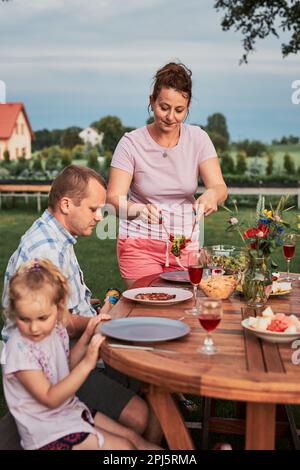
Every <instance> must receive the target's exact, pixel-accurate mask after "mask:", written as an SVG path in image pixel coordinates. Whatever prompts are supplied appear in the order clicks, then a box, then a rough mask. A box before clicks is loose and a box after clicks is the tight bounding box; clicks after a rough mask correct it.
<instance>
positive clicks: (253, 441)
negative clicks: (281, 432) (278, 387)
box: [246, 403, 276, 450]
mask: <svg viewBox="0 0 300 470" xmlns="http://www.w3.org/2000/svg"><path fill="white" fill-rule="evenodd" d="M275 427H276V405H275V404H273V403H271V404H270V403H247V414H246V450H273V449H274V448H275Z"/></svg>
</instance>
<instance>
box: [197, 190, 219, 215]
mask: <svg viewBox="0 0 300 470" xmlns="http://www.w3.org/2000/svg"><path fill="white" fill-rule="evenodd" d="M194 210H195V212H196V214H197V219H198V220H199V219H200V218H201V216H202V215H205V216H208V215H210V214H212V213H213V212H216V211H217V210H218V197H217V194H216V192H215V191H214V190H213V189H207V190H206V191H205V192H204V193H203V194H201V196H200V197H198V199H197V201H196V202H195V204H194Z"/></svg>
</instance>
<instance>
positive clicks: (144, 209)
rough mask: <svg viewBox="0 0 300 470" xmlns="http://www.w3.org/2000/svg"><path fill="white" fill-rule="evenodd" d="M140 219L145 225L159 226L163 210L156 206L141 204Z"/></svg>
mask: <svg viewBox="0 0 300 470" xmlns="http://www.w3.org/2000/svg"><path fill="white" fill-rule="evenodd" d="M140 206H141V207H140V210H139V215H138V218H139V219H140V220H141V221H142V222H144V223H145V224H159V223H160V222H161V209H160V207H159V206H158V205H156V204H141V205H140Z"/></svg>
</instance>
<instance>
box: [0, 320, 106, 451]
mask: <svg viewBox="0 0 300 470" xmlns="http://www.w3.org/2000/svg"><path fill="white" fill-rule="evenodd" d="M68 354H69V338H68V334H67V331H66V329H65V328H64V327H62V326H60V325H57V326H56V327H55V328H54V329H53V331H52V332H51V334H50V335H49V336H47V337H46V338H45V339H43V340H42V341H39V342H33V341H30V340H29V339H27V338H25V337H23V336H22V335H21V333H20V332H19V330H18V328H16V327H15V328H14V329H13V331H12V333H11V336H10V338H9V340H8V342H7V343H6V344H5V345H4V348H3V350H2V355H1V364H2V372H3V387H4V394H5V399H6V402H7V405H8V408H9V410H10V412H11V413H12V415H13V416H14V418H15V421H16V424H17V427H18V431H19V434H20V436H21V445H22V447H23V448H24V449H27V450H31V449H39V448H40V447H42V446H44V445H46V444H49V443H50V442H53V441H55V440H57V439H59V438H60V437H63V436H66V435H67V434H72V433H75V432H87V433H92V434H96V435H97V438H98V441H99V444H100V446H102V445H103V442H104V438H103V436H102V434H100V433H99V432H97V431H96V430H95V428H94V427H93V426H92V424H89V423H88V422H86V421H84V419H83V418H82V413H83V411H84V410H86V412H87V413H88V415H89V420H90V422H91V423H93V418H92V417H91V415H90V412H89V410H88V408H87V407H86V406H85V405H84V403H82V402H81V401H79V399H78V398H77V397H75V396H73V397H71V398H69V399H67V400H66V401H65V402H64V403H62V404H61V405H60V406H59V407H57V408H55V409H51V408H48V407H47V406H46V405H43V404H42V403H40V402H38V401H37V400H36V399H35V398H34V397H33V396H32V395H30V393H29V392H28V391H27V390H26V388H25V387H23V385H22V383H21V382H20V381H19V380H18V379H17V378H16V376H15V374H14V373H15V372H17V371H21V370H41V371H43V372H44V374H45V375H46V377H47V379H48V380H49V382H51V384H56V383H58V382H60V381H61V380H62V379H64V378H65V377H66V376H67V375H68V374H69V364H68Z"/></svg>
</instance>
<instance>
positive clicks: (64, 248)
mask: <svg viewBox="0 0 300 470" xmlns="http://www.w3.org/2000/svg"><path fill="white" fill-rule="evenodd" d="M76 241H77V240H76V238H74V237H73V236H72V235H71V234H70V233H69V232H68V231H67V230H66V229H65V228H64V227H63V226H62V225H61V223H60V222H58V220H57V219H56V218H55V217H54V216H53V215H52V214H51V213H50V212H49V211H48V210H45V212H44V213H43V215H42V216H41V217H40V218H39V219H37V220H36V221H35V222H34V223H33V225H32V226H31V227H30V229H29V230H27V232H26V233H25V235H23V237H22V238H21V241H20V244H19V246H18V248H17V249H16V251H15V252H14V253H13V255H12V256H11V258H10V260H9V262H8V265H7V268H6V272H5V276H4V289H3V295H2V306H3V308H4V309H5V308H7V307H8V302H9V295H8V292H9V281H10V279H11V277H12V276H13V274H14V273H15V272H16V270H17V269H18V268H19V266H20V265H21V264H23V263H24V262H26V261H28V260H30V259H32V258H47V259H49V260H50V261H52V262H53V263H54V264H55V265H56V266H57V267H59V268H60V270H61V272H62V273H63V274H64V275H65V276H66V278H67V279H68V281H69V289H70V295H69V299H68V308H69V309H70V310H71V311H72V313H73V314H75V315H81V316H84V317H90V316H94V315H96V312H95V310H94V309H93V307H92V306H91V303H90V299H91V291H90V290H89V289H88V288H87V286H86V285H85V283H84V279H83V273H82V271H81V269H80V266H79V264H78V261H77V258H76V255H75V252H74V245H75V243H76ZM12 327H13V323H12V322H10V321H7V322H6V325H5V326H4V328H3V330H2V338H3V340H4V341H7V339H8V337H9V329H10V328H12Z"/></svg>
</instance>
